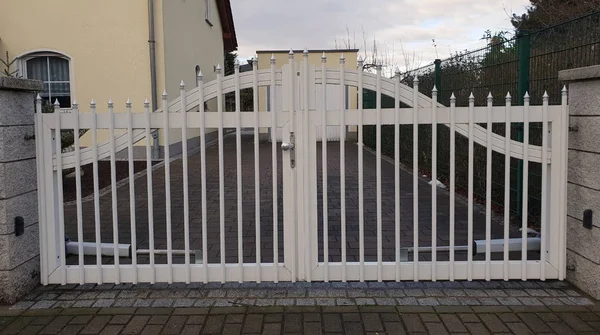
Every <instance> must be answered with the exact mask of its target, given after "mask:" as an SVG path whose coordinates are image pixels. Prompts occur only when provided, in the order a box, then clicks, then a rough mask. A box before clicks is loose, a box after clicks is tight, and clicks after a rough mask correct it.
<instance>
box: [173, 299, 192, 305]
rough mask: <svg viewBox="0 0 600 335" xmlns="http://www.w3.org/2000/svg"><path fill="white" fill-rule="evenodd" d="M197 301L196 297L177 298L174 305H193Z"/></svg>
mask: <svg viewBox="0 0 600 335" xmlns="http://www.w3.org/2000/svg"><path fill="white" fill-rule="evenodd" d="M195 303H196V299H176V300H175V303H173V307H192V306H194V304H195Z"/></svg>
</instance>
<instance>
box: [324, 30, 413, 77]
mask: <svg viewBox="0 0 600 335" xmlns="http://www.w3.org/2000/svg"><path fill="white" fill-rule="evenodd" d="M361 29H362V48H360V51H359V56H360V57H362V59H363V60H364V64H363V70H364V71H368V72H375V71H376V67H377V65H381V72H382V75H383V76H385V77H390V78H391V77H393V76H394V75H395V73H396V71H399V70H400V69H401V66H400V65H402V67H403V70H404V71H410V70H412V69H415V68H416V67H418V66H419V64H420V63H421V57H419V56H418V55H417V53H416V51H415V50H412V51H407V50H406V48H405V47H404V44H403V43H402V41H400V50H399V52H400V56H401V58H402V63H401V62H400V61H399V59H397V55H396V46H395V43H391V46H390V45H389V44H388V42H385V41H384V42H380V41H378V40H377V38H376V37H375V35H373V37H372V38H371V37H369V36H368V35H367V33H366V31H365V29H364V27H361ZM334 42H335V43H334V45H335V48H336V49H340V46H341V47H343V48H345V49H356V48H357V41H356V32H355V31H352V32H351V31H350V28H348V26H346V35H345V36H344V37H343V40H342V43H341V45H340V44H338V40H337V37H336V38H335V41H334Z"/></svg>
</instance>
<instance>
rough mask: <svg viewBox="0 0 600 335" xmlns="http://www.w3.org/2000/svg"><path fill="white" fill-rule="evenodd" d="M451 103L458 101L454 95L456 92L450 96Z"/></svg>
mask: <svg viewBox="0 0 600 335" xmlns="http://www.w3.org/2000/svg"><path fill="white" fill-rule="evenodd" d="M450 101H456V96H455V95H454V92H452V95H450Z"/></svg>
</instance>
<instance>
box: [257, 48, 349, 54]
mask: <svg viewBox="0 0 600 335" xmlns="http://www.w3.org/2000/svg"><path fill="white" fill-rule="evenodd" d="M292 51H294V53H303V52H304V50H300V49H298V50H292ZM358 51H359V49H309V50H308V52H309V53H317V52H318V53H323V52H325V53H327V52H358ZM288 52H290V49H285V50H283V49H280V50H256V53H257V54H265V53H269V54H277V53H288Z"/></svg>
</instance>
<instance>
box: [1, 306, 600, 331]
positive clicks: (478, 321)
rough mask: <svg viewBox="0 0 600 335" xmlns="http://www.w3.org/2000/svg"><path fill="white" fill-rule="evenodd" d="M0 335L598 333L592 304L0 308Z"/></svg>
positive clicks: (598, 309) (599, 320) (598, 311)
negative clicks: (548, 305)
mask: <svg viewBox="0 0 600 335" xmlns="http://www.w3.org/2000/svg"><path fill="white" fill-rule="evenodd" d="M0 333H2V334H242V333H244V334H310V335H313V334H436V335H437V334H455V333H463V334H469V333H470V334H477V335H480V334H491V333H494V334H598V333H600V305H591V306H553V307H545V306H511V307H508V306H453V307H448V306H288V307H283V306H268V307H261V306H250V307H245V306H238V307H210V308H209V307H175V308H173V307H171V308H147V307H137V308H135V307H134V308H99V307H91V308H53V309H28V310H10V309H2V308H0Z"/></svg>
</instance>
